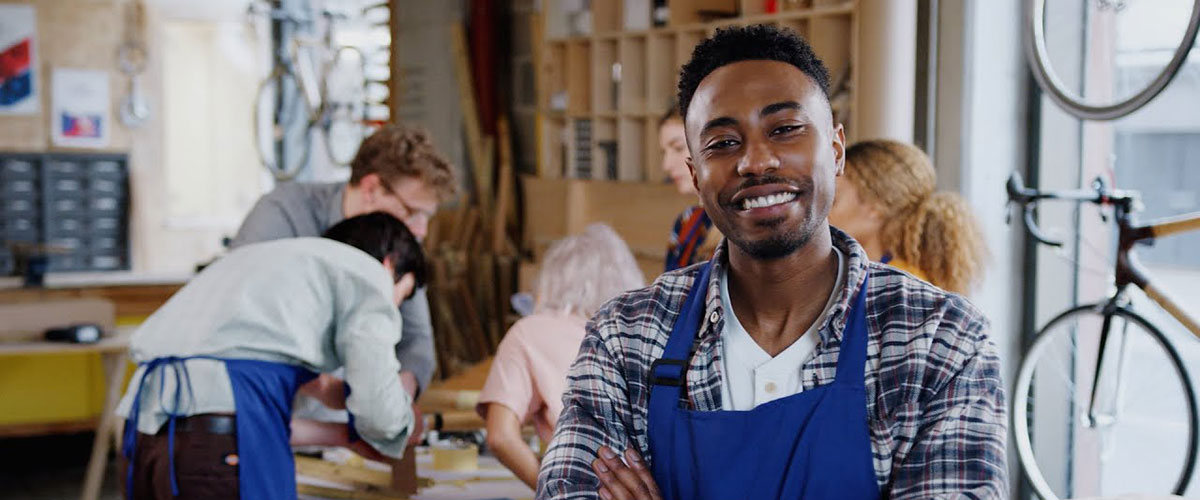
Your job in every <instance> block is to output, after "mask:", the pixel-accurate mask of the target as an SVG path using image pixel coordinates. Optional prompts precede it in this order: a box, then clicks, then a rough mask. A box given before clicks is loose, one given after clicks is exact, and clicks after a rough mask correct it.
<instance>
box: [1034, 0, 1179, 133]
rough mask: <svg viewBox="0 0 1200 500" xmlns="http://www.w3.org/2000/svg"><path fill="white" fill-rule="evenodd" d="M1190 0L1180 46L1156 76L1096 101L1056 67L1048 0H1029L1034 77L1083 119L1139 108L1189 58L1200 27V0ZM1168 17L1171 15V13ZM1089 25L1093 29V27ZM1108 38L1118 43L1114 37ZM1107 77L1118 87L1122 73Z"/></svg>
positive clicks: (1114, 2)
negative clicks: (1069, 82)
mask: <svg viewBox="0 0 1200 500" xmlns="http://www.w3.org/2000/svg"><path fill="white" fill-rule="evenodd" d="M1089 1H1090V0H1084V5H1085V6H1086V4H1087V2H1089ZM1190 3H1191V4H1192V5H1191V12H1190V13H1189V16H1188V18H1187V19H1188V23H1187V27H1186V29H1184V31H1183V37H1182V39H1181V40H1180V41H1179V45H1178V46H1174V45H1173V43H1172V46H1171V47H1170V52H1171V57H1170V60H1169V61H1168V62H1167V63H1166V64H1165V66H1163V67H1162V70H1161V71H1159V72H1157V73H1156V74H1155V73H1152V74H1154V75H1155V76H1154V77H1153V78H1151V79H1149V82H1148V83H1146V84H1145V85H1144V86H1140V85H1137V86H1140V89H1137V88H1135V89H1131V91H1130V92H1127V93H1124V95H1121V96H1117V97H1114V98H1111V99H1108V100H1106V101H1103V102H1095V101H1089V100H1088V99H1086V98H1085V97H1084V96H1081V95H1080V94H1078V93H1076V91H1075V90H1074V89H1073V88H1072V87H1071V86H1069V85H1067V84H1066V83H1064V82H1063V79H1062V77H1061V75H1059V74H1058V73H1056V72H1055V71H1054V69H1053V67H1052V63H1051V57H1050V51H1049V50H1047V48H1046V0H1029V2H1028V4H1027V5H1026V10H1025V12H1026V22H1025V36H1024V39H1025V56H1026V58H1027V59H1028V60H1029V65H1030V69H1031V70H1032V71H1033V76H1034V79H1036V80H1037V82H1038V85H1039V86H1040V87H1041V88H1042V90H1043V91H1045V92H1046V94H1047V95H1048V96H1050V98H1051V99H1052V100H1053V101H1054V102H1055V103H1056V104H1058V105H1059V106H1060V107H1061V108H1063V110H1065V111H1066V112H1068V113H1070V114H1071V115H1073V116H1075V117H1078V118H1081V119H1084V120H1113V119H1116V118H1120V117H1122V116H1125V115H1128V114H1130V113H1132V112H1134V111H1137V110H1138V109H1140V108H1141V107H1142V106H1145V105H1146V104H1147V103H1149V102H1150V101H1151V100H1152V99H1154V97H1155V96H1157V95H1158V94H1159V93H1160V92H1162V91H1163V89H1165V88H1166V87H1167V85H1168V84H1169V83H1171V80H1172V79H1174V78H1175V76H1176V75H1177V74H1179V69H1180V68H1181V67H1182V66H1183V64H1184V63H1185V62H1186V61H1187V56H1188V52H1190V51H1191V49H1192V46H1193V45H1194V44H1195V42H1196V34H1197V32H1198V31H1200V0H1193V1H1191V2H1190ZM1151 4H1153V2H1151V3H1149V4H1147V3H1145V2H1142V3H1141V4H1137V5H1133V6H1132V7H1131V8H1132V9H1138V8H1145V6H1146V5H1151ZM1097 5H1098V7H1097V8H1098V9H1099V10H1106V9H1113V10H1115V11H1121V10H1123V9H1125V8H1126V7H1127V6H1128V5H1127V4H1126V3H1125V1H1123V0H1097ZM1151 8H1153V5H1151ZM1180 14H1182V12H1180ZM1084 17H1085V22H1086V17H1088V16H1087V14H1084ZM1165 17H1168V18H1170V16H1165ZM1180 18H1182V16H1180ZM1101 24H1103V23H1101ZM1113 24H1118V23H1113ZM1087 29H1088V30H1091V28H1087ZM1152 29H1157V30H1160V31H1161V30H1162V27H1161V26H1154V27H1153V28H1152ZM1160 34H1161V33H1160ZM1139 35H1141V36H1140V38H1147V37H1146V36H1145V35H1144V34H1139ZM1151 38H1153V37H1151ZM1108 42H1109V43H1111V44H1112V45H1116V44H1115V43H1113V42H1112V41H1111V40H1109V41H1108ZM1142 42H1143V41H1142V40H1138V41H1137V42H1131V43H1135V44H1138V43H1142ZM1076 50H1077V49H1076ZM1138 51H1140V52H1141V53H1140V54H1137V53H1136V52H1138ZM1130 52H1134V53H1135V54H1134V57H1143V58H1145V56H1146V52H1147V51H1146V48H1145V47H1132V48H1131V50H1130ZM1093 59H1094V58H1093ZM1077 66H1078V65H1077ZM1108 78H1109V79H1113V80H1114V81H1113V82H1110V83H1112V84H1113V88H1119V86H1118V82H1117V81H1115V80H1119V75H1118V76H1117V77H1116V78H1114V77H1113V76H1111V75H1110V76H1109V77H1108ZM1102 79H1103V77H1102ZM1091 83H1098V82H1091ZM1097 93H1098V94H1107V93H1108V92H1105V91H1101V92H1097ZM1114 93H1115V92H1114Z"/></svg>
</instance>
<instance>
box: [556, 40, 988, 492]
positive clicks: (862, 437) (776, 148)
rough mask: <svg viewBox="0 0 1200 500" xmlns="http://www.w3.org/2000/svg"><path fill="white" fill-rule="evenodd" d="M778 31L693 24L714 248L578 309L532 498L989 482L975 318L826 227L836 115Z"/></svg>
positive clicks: (704, 198) (951, 488) (686, 77)
mask: <svg viewBox="0 0 1200 500" xmlns="http://www.w3.org/2000/svg"><path fill="white" fill-rule="evenodd" d="M828 86H829V76H828V73H827V71H826V69H825V67H824V65H823V64H822V63H821V61H820V60H819V59H817V57H816V56H815V55H814V54H813V51H812V49H811V48H810V47H809V46H808V44H807V43H806V42H805V41H804V40H802V39H801V38H799V37H798V36H796V35H795V34H794V33H792V32H790V31H781V30H778V29H776V28H772V27H768V26H750V27H744V28H731V29H725V30H721V31H718V32H717V33H716V34H715V35H714V36H713V37H712V38H710V39H707V40H705V41H704V42H701V44H700V45H699V46H697V47H696V49H695V52H694V53H693V54H692V59H691V61H689V62H688V63H687V64H686V65H685V66H684V67H683V70H682V74H681V76H680V83H679V102H680V111H681V112H682V114H683V116H684V117H685V127H686V132H687V142H688V149H689V152H690V154H691V158H690V160H689V166H690V167H691V169H692V179H693V182H694V183H695V185H696V189H697V191H698V192H699V194H700V199H701V202H702V204H703V206H704V209H705V211H706V212H707V213H708V214H709V216H710V217H711V218H712V220H713V224H714V225H716V226H717V228H718V229H720V231H721V233H723V234H725V235H726V240H725V242H723V243H722V244H721V246H720V247H719V248H718V250H717V252H716V254H715V255H714V256H713V259H712V261H710V262H708V263H704V264H698V265H694V266H691V267H688V268H684V269H681V270H678V271H675V272H671V273H667V274H665V275H663V276H662V277H660V278H659V279H658V280H657V281H656V282H655V283H654V284H653V285H651V286H650V287H648V288H645V289H642V290H639V291H635V292H630V293H627V294H625V295H622V296H620V297H618V298H617V299H615V300H613V301H611V302H610V303H609V304H607V305H606V306H605V307H604V308H602V309H601V310H600V311H599V312H598V313H597V314H596V315H595V316H594V317H593V318H592V321H591V322H590V323H589V324H588V331H587V336H586V337H585V339H584V342H583V345H582V347H581V349H580V352H579V356H578V358H577V359H576V361H575V364H574V366H573V367H572V368H571V371H570V374H569V376H568V389H567V392H566V394H565V395H564V397H563V402H564V406H565V408H564V411H563V413H562V416H561V418H560V420H559V422H558V426H557V431H556V433H555V436H554V438H553V440H552V441H551V443H550V448H549V450H548V451H547V454H546V457H545V459H544V460H543V462H542V463H543V465H542V470H541V474H540V477H539V482H538V498H545V499H552V498H553V499H558V498H595V497H596V496H597V495H599V496H600V497H603V498H605V499H609V500H612V499H622V500H623V499H632V498H638V499H641V498H649V499H658V498H666V499H727V498H753V499H768V498H789V499H790V498H808V499H817V498H821V499H824V498H838V499H874V498H890V499H910V498H911V499H917V498H920V499H928V498H939V499H949V498H973V499H979V498H989V499H990V498H1002V497H1003V496H1005V494H1006V489H1007V487H1006V481H1007V480H1006V472H1005V471H1006V469H1005V467H1006V465H1005V432H1006V428H1005V411H1004V397H1003V390H1002V389H1001V381H1000V370H999V361H998V359H997V357H996V354H995V347H994V346H993V345H992V342H991V341H990V340H989V338H988V334H987V321H986V320H985V319H984V317H983V316H982V315H981V314H980V313H979V312H978V311H977V310H976V309H975V308H974V307H973V306H972V305H971V304H969V303H968V302H967V301H966V300H965V299H963V298H962V297H959V296H957V295H954V294H950V293H947V292H944V291H942V290H939V289H937V288H934V287H932V286H930V285H928V284H926V283H924V282H921V281H919V280H917V279H915V278H913V277H912V276H910V275H907V274H905V273H903V272H900V271H897V270H895V269H893V268H890V267H887V266H884V265H881V264H876V263H872V262H870V260H869V259H868V258H867V256H866V254H865V253H864V252H863V250H862V247H860V246H859V245H858V243H856V242H855V241H854V240H853V239H851V238H850V237H849V236H847V235H846V234H845V233H843V232H841V231H838V230H837V229H834V228H831V227H830V226H829V223H828V218H827V216H828V214H829V209H830V206H831V204H832V202H833V197H834V180H835V178H836V177H837V176H838V175H841V173H842V169H843V165H844V153H845V136H844V133H843V131H842V126H841V125H840V124H837V123H834V122H833V117H832V113H831V112H830V107H829V98H828Z"/></svg>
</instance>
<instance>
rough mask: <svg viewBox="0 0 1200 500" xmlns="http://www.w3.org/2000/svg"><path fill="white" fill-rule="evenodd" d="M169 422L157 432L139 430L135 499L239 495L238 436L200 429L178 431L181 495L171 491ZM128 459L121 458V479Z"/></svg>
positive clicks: (177, 477)
mask: <svg viewBox="0 0 1200 500" xmlns="http://www.w3.org/2000/svg"><path fill="white" fill-rule="evenodd" d="M167 444H168V443H167V426H166V425H163V428H162V430H161V431H159V433H158V434H156V435H150V434H141V433H138V440H137V454H136V455H135V456H134V466H133V484H126V485H125V488H132V489H133V498H134V499H135V500H151V499H153V500H159V499H164V500H165V499H176V500H191V499H224V498H229V499H236V498H238V468H237V458H238V457H237V436H235V435H234V434H209V433H206V432H201V431H181V430H176V431H175V480H176V484H177V485H178V486H179V496H178V497H174V496H172V495H171V466H170V460H169V459H168V457H169V455H168V451H167ZM128 470H129V469H128V463H127V462H126V461H125V458H124V457H122V458H121V469H120V475H121V481H122V482H124V481H125V474H126V471H128Z"/></svg>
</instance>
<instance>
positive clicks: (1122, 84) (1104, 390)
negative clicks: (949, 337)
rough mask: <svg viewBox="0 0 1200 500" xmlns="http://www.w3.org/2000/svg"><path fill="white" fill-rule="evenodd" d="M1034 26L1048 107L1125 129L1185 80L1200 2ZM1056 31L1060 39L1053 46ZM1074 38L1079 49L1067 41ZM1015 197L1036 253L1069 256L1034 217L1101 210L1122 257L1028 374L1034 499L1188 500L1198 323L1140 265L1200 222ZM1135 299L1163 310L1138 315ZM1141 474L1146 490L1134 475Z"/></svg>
mask: <svg viewBox="0 0 1200 500" xmlns="http://www.w3.org/2000/svg"><path fill="white" fill-rule="evenodd" d="M1171 8H1175V9H1176V10H1175V11H1171ZM1185 9H1186V15H1183V14H1184V10H1185ZM1164 13H1167V14H1164ZM1146 19H1156V20H1158V21H1161V22H1155V23H1147V22H1146ZM1025 22H1026V23H1025V24H1026V25H1025V33H1024V45H1025V50H1026V56H1027V58H1028V61H1029V65H1030V69H1031V71H1032V73H1033V76H1034V79H1035V81H1036V82H1037V84H1038V85H1039V87H1040V88H1041V90H1042V91H1043V92H1044V94H1045V95H1046V96H1047V97H1048V98H1049V99H1050V100H1051V101H1053V102H1054V103H1055V104H1056V105H1057V106H1058V107H1059V108H1061V109H1062V110H1063V111H1065V112H1066V113H1068V114H1069V115H1071V116H1073V117H1075V118H1078V119H1080V120H1092V121H1105V120H1115V119H1118V118H1122V117H1125V116H1128V115H1129V114H1131V113H1133V112H1135V111H1137V110H1139V109H1141V108H1143V107H1144V106H1146V105H1147V104H1149V103H1150V102H1152V101H1153V100H1154V99H1155V97H1156V96H1158V95H1160V94H1161V93H1162V92H1163V91H1164V90H1165V89H1166V88H1167V87H1168V85H1169V84H1170V83H1171V82H1172V81H1173V80H1174V79H1175V78H1176V77H1177V76H1178V75H1179V74H1180V73H1181V70H1183V68H1185V65H1186V63H1187V62H1188V57H1189V54H1190V53H1191V49H1192V48H1193V46H1194V45H1195V43H1196V40H1197V31H1198V30H1200V0H1174V1H1172V2H1168V1H1158V0H1156V1H1144V0H1062V1H1058V2H1053V1H1048V0H1027V2H1026V19H1025ZM1147 26H1152V29H1147V28H1146V27H1147ZM1051 27H1053V28H1055V29H1058V30H1059V31H1050V35H1051V36H1050V37H1048V36H1047V31H1048V29H1049V28H1051ZM1074 29H1077V30H1078V33H1080V34H1081V36H1080V37H1079V39H1078V40H1074V39H1072V38H1071V36H1069V35H1072V32H1071V30H1074ZM1064 34H1065V35H1064ZM1131 35H1136V36H1131ZM1122 36H1125V37H1126V38H1124V39H1122V38H1121V37H1122ZM1148 39H1152V40H1150V41H1149V42H1147V40H1148ZM1080 41H1082V44H1080V43H1079V42H1080ZM1056 44H1057V45H1056ZM1095 48H1099V49H1100V50H1098V51H1096V53H1093V52H1091V51H1090V49H1095ZM1064 54H1066V56H1065V57H1064ZM1080 54H1083V55H1082V56H1080ZM1080 60H1082V63H1080V62H1081V61H1080ZM1056 62H1057V66H1056ZM1072 65H1074V66H1072ZM1073 76H1075V78H1072V77H1073ZM1007 191H1008V198H1009V201H1010V203H1012V204H1015V205H1017V206H1019V207H1021V210H1020V211H1019V212H1020V213H1021V215H1022V222H1023V224H1024V226H1025V228H1026V230H1027V231H1028V234H1029V236H1030V237H1031V238H1032V239H1033V240H1034V241H1036V242H1038V243H1040V244H1043V245H1049V246H1052V247H1061V246H1062V245H1063V242H1062V241H1060V240H1056V239H1055V238H1052V237H1050V236H1048V235H1047V234H1046V233H1045V232H1043V231H1042V230H1041V228H1040V227H1039V226H1038V222H1037V217H1036V210H1037V208H1038V206H1039V205H1041V204H1042V203H1043V202H1046V201H1068V202H1072V203H1077V204H1090V205H1094V206H1097V207H1099V208H1100V209H1101V213H1102V216H1103V217H1104V221H1105V222H1106V223H1107V224H1108V225H1107V227H1109V228H1111V229H1113V231H1111V232H1110V233H1109V234H1110V236H1112V241H1113V243H1115V247H1116V253H1115V258H1113V259H1112V260H1111V262H1110V263H1109V264H1110V265H1111V267H1110V268H1109V269H1106V270H1105V271H1106V274H1107V275H1108V276H1109V277H1110V278H1111V285H1112V287H1111V290H1110V292H1109V293H1108V294H1107V295H1106V297H1105V298H1104V299H1103V300H1100V301H1098V302H1095V303H1090V304H1083V305H1078V306H1075V307H1071V308H1068V309H1067V310H1064V311H1062V312H1060V313H1059V314H1057V315H1056V316H1054V317H1053V319H1051V320H1050V321H1049V322H1048V323H1047V324H1046V325H1045V326H1043V327H1042V328H1041V329H1040V330H1038V331H1037V332H1036V333H1035V334H1034V335H1033V337H1032V339H1031V343H1030V345H1029V346H1028V348H1027V349H1026V351H1025V352H1024V356H1023V357H1022V359H1021V363H1020V366H1019V367H1018V370H1017V380H1016V384H1015V387H1014V389H1013V393H1012V432H1013V437H1014V440H1015V442H1016V449H1017V454H1018V458H1019V461H1020V465H1021V469H1022V471H1023V472H1024V475H1025V477H1026V478H1027V479H1028V480H1029V483H1030V485H1031V486H1032V488H1033V490H1034V493H1035V494H1036V495H1037V496H1039V497H1041V498H1042V499H1044V500H1057V499H1060V498H1070V497H1074V496H1077V495H1084V496H1087V495H1093V494H1098V495H1103V496H1108V495H1115V494H1176V495H1182V494H1184V493H1185V492H1186V491H1187V489H1188V487H1189V485H1190V484H1192V478H1193V475H1194V473H1195V469H1196V465H1197V463H1196V462H1197V454H1198V452H1200V449H1198V447H1200V423H1198V420H1197V413H1198V410H1197V407H1198V405H1200V403H1198V401H1197V394H1196V387H1195V384H1194V382H1193V379H1192V374H1191V373H1190V372H1189V366H1188V365H1187V364H1186V363H1185V361H1184V359H1187V358H1186V357H1184V356H1181V354H1180V353H1181V352H1185V349H1186V350H1187V351H1189V352H1194V351H1195V350H1196V349H1195V345H1194V344H1190V343H1191V342H1193V341H1200V322H1198V321H1197V319H1196V317H1195V316H1193V315H1192V314H1190V313H1189V312H1188V311H1187V310H1186V309H1185V308H1184V306H1183V305H1181V304H1180V303H1179V302H1178V301H1177V299H1176V298H1174V297H1172V296H1171V295H1170V294H1168V293H1167V292H1166V291H1165V290H1164V289H1163V288H1162V286H1161V280H1154V279H1153V277H1152V276H1151V274H1150V273H1149V272H1148V271H1147V270H1146V268H1145V267H1143V266H1142V265H1141V264H1140V262H1139V260H1138V254H1137V249H1138V248H1139V247H1142V246H1146V245H1150V244H1152V243H1153V242H1154V240H1155V239H1158V238H1164V237H1167V236H1169V235H1175V234H1180V233H1185V232H1193V231H1200V213H1191V214H1184V215H1179V216H1176V217H1171V218H1167V219H1160V220H1155V221H1150V222H1144V223H1143V222H1139V221H1138V220H1137V218H1136V214H1137V213H1138V212H1140V211H1141V210H1142V209H1143V208H1144V207H1143V205H1142V201H1141V200H1140V195H1139V194H1138V193H1136V192H1133V191H1125V190H1118V189H1115V188H1113V187H1112V186H1111V185H1110V183H1109V182H1107V181H1105V180H1104V178H1103V177H1101V178H1097V179H1096V180H1095V181H1094V182H1093V183H1092V185H1091V187H1090V188H1087V189H1071V190H1040V189H1036V188H1030V187H1027V186H1025V184H1024V182H1023V180H1022V179H1021V177H1020V176H1019V175H1017V174H1013V175H1012V176H1011V177H1010V178H1009V180H1008V184H1007ZM1076 224H1080V222H1078V221H1077V222H1076ZM1136 290H1140V291H1141V292H1143V293H1144V294H1145V297H1146V299H1148V302H1150V303H1154V304H1156V305H1157V306H1159V308H1161V311H1157V312H1156V314H1150V311H1149V310H1142V311H1141V312H1138V311H1135V310H1134V309H1133V308H1132V307H1131V303H1132V298H1131V297H1132V296H1133V294H1134V292H1135V291H1136ZM1150 309H1153V308H1150ZM1161 312H1165V313H1166V315H1168V316H1170V317H1171V318H1174V320H1175V321H1178V322H1179V323H1180V324H1181V325H1182V326H1183V331H1184V332H1187V333H1190V334H1191V335H1194V336H1195V337H1196V338H1190V337H1188V335H1187V333H1182V334H1180V335H1168V334H1165V333H1164V329H1163V328H1162V327H1161V326H1160V325H1161V323H1159V322H1156V321H1155V320H1153V319H1150V318H1153V317H1155V316H1160V317H1161V316H1162V315H1161V314H1157V313H1161ZM1148 316H1149V318H1148ZM1161 319H1165V318H1161ZM1168 321H1169V320H1168ZM1171 333H1174V332H1173V331H1172V332H1171ZM1181 343H1188V345H1183V344H1181ZM1133 466H1136V467H1133ZM1135 468H1136V469H1137V470H1138V471H1139V472H1138V476H1139V477H1136V478H1133V477H1130V474H1129V473H1126V472H1125V471H1130V470H1133V469H1135ZM1146 471H1149V472H1148V473H1146ZM1083 489H1090V490H1097V491H1099V493H1096V492H1093V491H1090V490H1089V491H1086V492H1082V493H1081V491H1080V490H1083ZM1110 490H1120V491H1110Z"/></svg>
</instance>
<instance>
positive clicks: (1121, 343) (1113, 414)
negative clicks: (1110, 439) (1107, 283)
mask: <svg viewBox="0 0 1200 500" xmlns="http://www.w3.org/2000/svg"><path fill="white" fill-rule="evenodd" d="M1119 296H1120V295H1119V294H1118V297H1119ZM1117 300H1118V299H1117V298H1114V299H1113V300H1112V301H1110V302H1109V303H1108V304H1106V305H1105V306H1104V321H1103V324H1102V326H1101V330H1100V346H1099V349H1098V350H1097V351H1096V368H1095V371H1094V373H1093V374H1092V388H1091V397H1090V398H1089V400H1088V407H1087V411H1086V412H1084V422H1083V424H1084V426H1085V427H1087V428H1090V429H1097V430H1099V429H1103V428H1106V427H1111V426H1112V425H1114V424H1116V423H1117V422H1118V421H1119V420H1120V418H1121V409H1122V407H1123V404H1122V403H1123V400H1124V394H1125V390H1124V388H1125V370H1126V366H1127V364H1128V359H1129V349H1130V347H1129V335H1128V333H1129V322H1128V321H1126V322H1125V324H1124V326H1123V327H1122V328H1121V329H1120V331H1119V332H1116V333H1115V332H1114V331H1113V318H1114V317H1116V311H1117V308H1118V307H1119V305H1118V304H1117ZM1114 334H1115V335H1117V338H1115V339H1113V338H1112V336H1113V335H1114ZM1110 340H1114V341H1115V342H1116V343H1117V359H1116V360H1111V358H1110V357H1109V356H1108V355H1107V354H1108V348H1109V341H1110ZM1105 358H1110V360H1109V363H1110V364H1111V363H1113V362H1114V361H1115V363H1116V367H1115V370H1116V371H1115V373H1114V376H1115V377H1116V380H1115V383H1113V384H1110V385H1112V386H1113V387H1112V393H1111V394H1107V397H1104V396H1105V395H1102V394H1101V391H1102V390H1104V388H1102V387H1101V384H1102V382H1103V380H1104V377H1103V375H1104V369H1105Z"/></svg>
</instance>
